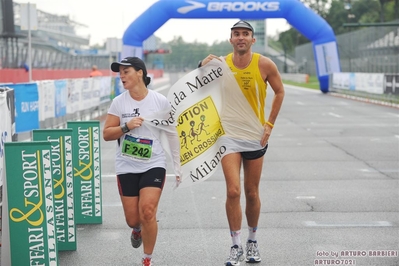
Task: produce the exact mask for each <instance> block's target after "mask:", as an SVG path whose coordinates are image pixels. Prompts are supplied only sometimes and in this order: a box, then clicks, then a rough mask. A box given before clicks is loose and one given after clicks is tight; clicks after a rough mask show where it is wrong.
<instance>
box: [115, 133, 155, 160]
mask: <svg viewBox="0 0 399 266" xmlns="http://www.w3.org/2000/svg"><path fill="white" fill-rule="evenodd" d="M153 142H154V141H153V140H152V139H149V138H140V137H135V136H131V135H128V134H125V138H124V139H123V142H122V155H123V156H127V157H129V158H131V159H135V160H149V159H150V158H151V155H152V144H153Z"/></svg>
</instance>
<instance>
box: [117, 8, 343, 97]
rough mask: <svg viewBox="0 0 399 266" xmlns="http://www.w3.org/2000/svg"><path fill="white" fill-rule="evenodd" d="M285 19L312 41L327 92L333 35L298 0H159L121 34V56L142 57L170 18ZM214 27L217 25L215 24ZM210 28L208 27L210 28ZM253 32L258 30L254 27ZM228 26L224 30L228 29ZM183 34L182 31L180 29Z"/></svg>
mask: <svg viewBox="0 0 399 266" xmlns="http://www.w3.org/2000/svg"><path fill="white" fill-rule="evenodd" d="M174 18H177V19H194V18H195V19H196V18H201V19H202V18H204V19H206V18H220V19H226V18H237V19H247V20H257V19H267V18H285V19H286V20H287V22H288V23H290V24H291V25H292V26H293V27H295V28H296V29H297V30H298V31H299V32H300V33H302V34H303V35H304V36H305V37H306V38H308V39H309V40H311V41H312V43H313V50H314V55H315V61H316V71H317V75H318V79H319V83H320V90H321V91H322V92H328V85H329V75H330V74H332V73H334V72H341V70H340V63H339V56H338V49H337V44H336V38H335V34H334V31H333V30H332V28H331V26H330V25H329V24H328V23H327V22H326V21H325V20H324V19H323V18H322V17H320V16H319V15H318V14H316V13H315V12H314V11H313V10H311V9H310V8H308V7H306V6H305V5H304V4H303V3H302V2H301V1H298V0H279V1H250V0H241V1H229V0H220V1H214V0H196V1H191V0H190V1H189V0H173V1H171V0H159V1H158V2H156V3H154V4H153V5H152V6H150V7H149V8H148V9H147V10H146V11H145V12H144V13H143V14H141V16H139V17H138V18H137V19H136V20H135V21H133V22H132V23H131V24H130V25H129V27H128V28H127V29H126V31H125V33H124V35H123V39H122V41H123V47H122V53H121V56H122V57H127V56H137V57H141V58H142V57H143V42H144V41H145V40H146V39H147V38H148V37H150V36H151V35H152V34H153V33H154V32H155V31H156V30H158V29H159V28H160V27H161V26H162V25H163V24H164V23H165V22H166V21H168V20H169V19H174ZM215 27H218V25H217V23H215ZM209 30H210V31H211V30H212V29H211V28H210V29H209ZM254 30H255V32H256V31H257V29H256V28H255V29H254ZM229 31H230V29H226V32H229ZM179 34H182V35H184V32H179Z"/></svg>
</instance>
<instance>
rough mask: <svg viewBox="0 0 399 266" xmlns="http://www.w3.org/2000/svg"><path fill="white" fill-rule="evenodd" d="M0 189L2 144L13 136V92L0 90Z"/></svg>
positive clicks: (4, 89) (2, 170) (2, 157)
mask: <svg viewBox="0 0 399 266" xmlns="http://www.w3.org/2000/svg"><path fill="white" fill-rule="evenodd" d="M0 114H1V119H0V187H1V186H2V184H3V179H4V143H6V142H10V141H12V140H13V138H14V135H15V114H14V90H12V89H9V88H7V87H5V88H0Z"/></svg>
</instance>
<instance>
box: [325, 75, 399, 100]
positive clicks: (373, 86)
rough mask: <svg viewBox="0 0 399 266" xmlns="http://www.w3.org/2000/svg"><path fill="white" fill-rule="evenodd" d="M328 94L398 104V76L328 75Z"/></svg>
mask: <svg viewBox="0 0 399 266" xmlns="http://www.w3.org/2000/svg"><path fill="white" fill-rule="evenodd" d="M329 81H330V84H329V91H330V92H338V93H340V94H343V95H348V96H351V97H360V98H367V99H369V100H370V101H373V100H377V101H383V102H385V103H387V104H392V105H395V106H396V105H398V104H399V74H385V73H350V72H340V73H333V74H331V75H330V79H329Z"/></svg>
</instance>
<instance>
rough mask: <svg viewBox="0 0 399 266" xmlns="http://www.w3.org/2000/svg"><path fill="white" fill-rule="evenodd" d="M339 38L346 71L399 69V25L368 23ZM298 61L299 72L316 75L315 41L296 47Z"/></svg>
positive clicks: (385, 71) (338, 42)
mask: <svg viewBox="0 0 399 266" xmlns="http://www.w3.org/2000/svg"><path fill="white" fill-rule="evenodd" d="M394 22H396V23H399V20H396V21H394ZM336 38H337V45H338V53H339V58H340V63H341V71H342V72H363V73H399V26H378V27H368V28H363V29H360V30H353V31H351V32H348V33H345V34H341V35H338V36H336ZM295 61H296V63H297V66H298V72H300V73H307V74H310V75H316V66H315V62H314V55H313V47H312V44H311V43H308V44H304V45H301V46H298V47H296V48H295Z"/></svg>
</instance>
